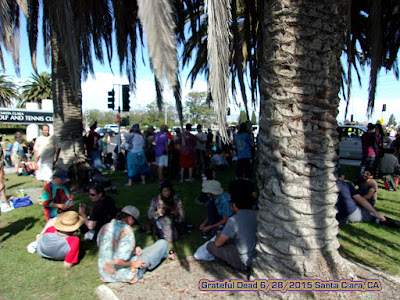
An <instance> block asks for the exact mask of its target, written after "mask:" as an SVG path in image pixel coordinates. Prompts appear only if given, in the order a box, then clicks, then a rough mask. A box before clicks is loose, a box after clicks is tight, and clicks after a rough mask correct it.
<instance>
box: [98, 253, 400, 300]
mask: <svg viewBox="0 0 400 300" xmlns="http://www.w3.org/2000/svg"><path fill="white" fill-rule="evenodd" d="M350 265H351V268H352V269H353V270H354V274H355V275H356V276H357V277H358V279H357V280H363V281H365V280H367V279H379V281H380V283H381V285H382V291H377V292H342V293H340V295H338V294H336V293H332V294H331V295H329V296H332V297H329V296H328V298H329V299H337V298H340V299H400V295H399V290H400V278H399V277H396V276H391V275H390V274H387V273H384V272H380V271H377V270H374V269H372V268H369V267H366V266H362V265H359V264H353V263H350ZM227 278H230V279H242V280H248V275H247V274H245V273H242V272H239V271H236V270H234V269H232V268H230V267H228V266H222V265H220V264H217V263H215V262H204V261H196V260H195V259H194V258H188V259H187V260H180V261H173V262H170V263H165V262H164V263H163V265H161V266H160V267H159V268H157V269H156V270H154V271H153V272H147V273H146V274H145V276H144V278H143V279H142V280H140V281H139V282H138V283H136V284H133V285H129V284H121V283H111V284H107V285H106V286H107V287H108V288H109V289H110V290H111V291H112V292H113V293H114V295H113V297H110V296H109V295H108V296H107V295H106V293H104V290H103V292H101V291H102V289H98V296H99V298H100V299H102V300H105V299H121V300H125V299H133V298H134V299H188V298H198V299H226V298H229V299H239V298H240V299H259V298H260V296H262V297H263V298H268V295H265V294H262V293H261V294H259V293H258V292H254V291H214V292H213V291H201V290H200V289H199V281H200V280H201V279H208V280H209V281H214V280H219V281H223V280H224V279H227ZM102 287H104V286H102ZM276 293H278V295H276V296H278V297H282V296H283V295H279V294H280V292H276ZM288 293H293V294H294V295H289V294H288ZM325 293H327V292H325ZM328 294H329V292H328ZM271 296H272V295H271ZM286 296H288V298H293V299H296V298H300V299H305V298H308V297H307V296H306V295H305V294H304V292H301V291H296V292H295V291H289V292H287V294H286ZM284 297H285V296H284ZM285 298H286V297H285ZM328 298H327V299H328Z"/></svg>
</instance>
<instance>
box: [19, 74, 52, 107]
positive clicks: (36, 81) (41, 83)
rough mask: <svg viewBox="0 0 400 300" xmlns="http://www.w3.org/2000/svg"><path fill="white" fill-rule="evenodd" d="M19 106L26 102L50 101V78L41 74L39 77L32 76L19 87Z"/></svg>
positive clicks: (48, 75)
mask: <svg viewBox="0 0 400 300" xmlns="http://www.w3.org/2000/svg"><path fill="white" fill-rule="evenodd" d="M21 90H22V92H21V99H22V101H21V103H20V105H21V106H24V105H25V103H26V102H36V103H38V102H40V100H42V99H51V98H52V92H51V77H50V74H49V73H46V72H43V73H41V74H40V75H37V74H32V76H31V79H30V80H28V82H27V83H26V84H24V85H23V86H21Z"/></svg>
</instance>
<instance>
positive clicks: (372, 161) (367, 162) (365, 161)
mask: <svg viewBox="0 0 400 300" xmlns="http://www.w3.org/2000/svg"><path fill="white" fill-rule="evenodd" d="M375 167H376V156H364V157H363V158H362V161H361V164H360V176H362V175H363V173H364V170H365V169H366V168H369V169H374V168H375Z"/></svg>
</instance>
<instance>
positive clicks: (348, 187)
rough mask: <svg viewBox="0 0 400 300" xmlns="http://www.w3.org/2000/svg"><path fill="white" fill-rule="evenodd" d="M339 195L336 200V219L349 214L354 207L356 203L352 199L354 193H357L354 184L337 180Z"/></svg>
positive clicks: (355, 207)
mask: <svg viewBox="0 0 400 300" xmlns="http://www.w3.org/2000/svg"><path fill="white" fill-rule="evenodd" d="M338 186H339V196H338V200H337V202H336V208H337V210H338V213H337V214H336V219H337V220H342V219H344V218H346V217H348V216H350V215H351V214H352V213H353V212H354V211H355V210H356V209H357V203H356V201H355V200H354V199H353V196H354V195H357V194H359V192H357V190H356V189H355V188H354V186H353V185H352V184H351V183H349V182H344V181H343V180H338Z"/></svg>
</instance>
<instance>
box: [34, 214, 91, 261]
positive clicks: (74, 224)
mask: <svg viewBox="0 0 400 300" xmlns="http://www.w3.org/2000/svg"><path fill="white" fill-rule="evenodd" d="M83 222H84V220H83V218H82V217H81V216H79V215H78V214H77V213H76V212H75V211H67V212H64V213H62V214H60V215H59V216H58V217H57V218H56V219H55V222H54V226H50V227H48V228H47V230H46V231H45V232H44V234H43V236H42V237H41V238H39V240H38V241H37V248H36V250H37V253H38V254H39V256H40V257H43V258H48V259H53V260H64V267H66V268H70V267H71V266H72V265H74V264H76V263H77V262H78V255H79V237H77V236H76V235H77V234H76V231H77V230H78V229H79V227H80V226H81V225H82V224H83Z"/></svg>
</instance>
